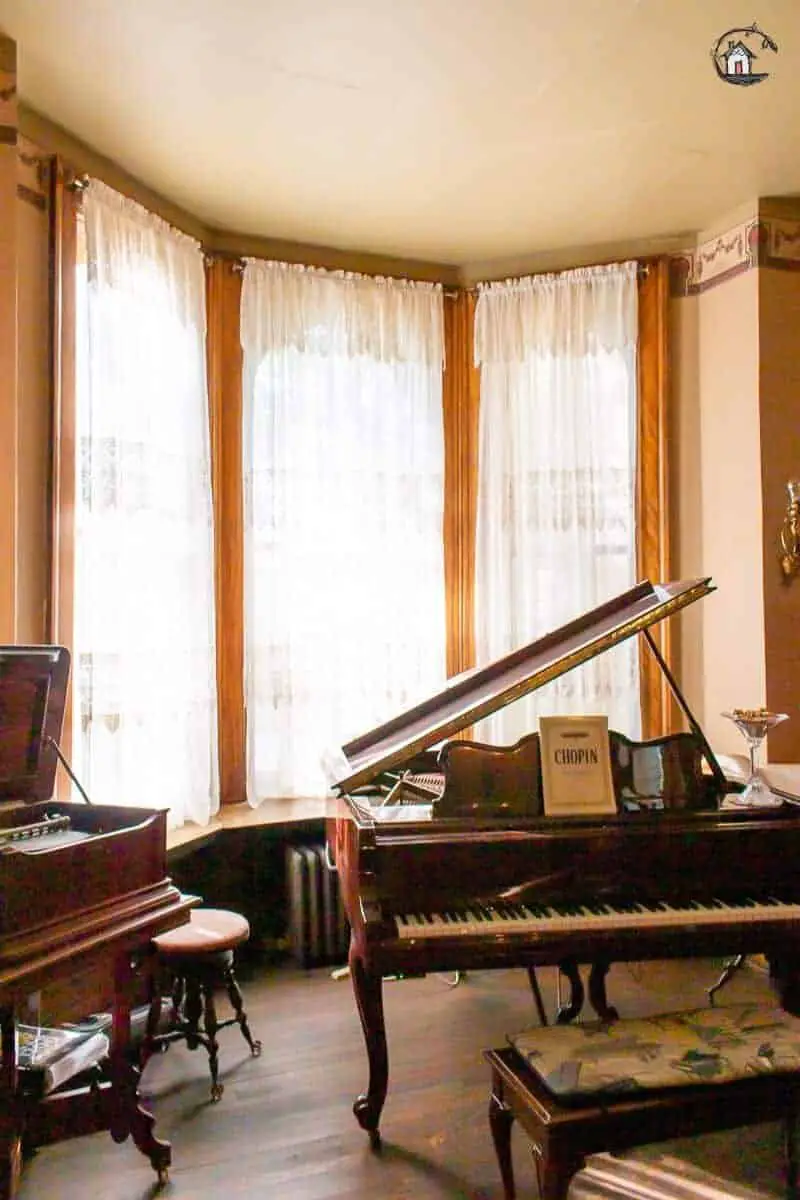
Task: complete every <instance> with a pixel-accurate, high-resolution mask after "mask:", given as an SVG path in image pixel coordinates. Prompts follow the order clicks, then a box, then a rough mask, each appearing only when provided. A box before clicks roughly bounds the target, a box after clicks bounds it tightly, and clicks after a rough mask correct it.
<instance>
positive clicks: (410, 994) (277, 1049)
mask: <svg viewBox="0 0 800 1200" xmlns="http://www.w3.org/2000/svg"><path fill="white" fill-rule="evenodd" d="M716 974H717V964H715V963H709V962H704V961H699V962H695V963H693V964H685V963H679V964H675V963H646V964H633V965H631V966H623V965H617V966H615V967H613V968H612V971H611V974H610V976H609V998H610V999H611V1000H612V1002H614V1003H616V1004H617V1006H618V1008H619V1009H620V1012H621V1014H622V1015H624V1016H632V1015H645V1014H648V1013H652V1012H657V1011H659V1010H662V1011H663V1010H664V1009H666V1008H669V1007H678V1006H681V1007H691V1006H695V1005H697V1006H700V1005H703V1004H705V1003H706V997H705V991H704V989H705V988H706V987H707V986H708V985H709V984H710V983H711V982H712V981H713V979H714V978H715V977H716ZM541 980H542V987H543V991H544V994H545V1000H546V1004H547V1006H548V1009H549V1010H551V1011H552V1008H553V1006H554V1001H555V982H554V981H555V975H554V972H552V971H551V970H546V971H542V972H541ZM241 982H242V987H243V991H244V993H245V1000H246V1004H247V1008H248V1013H249V1015H250V1018H251V1025H252V1028H253V1031H254V1034H255V1036H257V1037H260V1038H261V1039H262V1041H263V1054H262V1056H261V1057H260V1058H255V1059H254V1058H251V1057H250V1056H249V1052H248V1050H247V1047H246V1045H245V1043H244V1041H243V1040H242V1039H241V1038H240V1035H239V1033H238V1031H237V1030H236V1029H228V1030H225V1031H224V1033H223V1035H222V1039H223V1045H222V1053H221V1067H222V1081H223V1082H224V1085H225V1094H224V1096H223V1098H222V1100H221V1101H220V1103H219V1104H211V1103H210V1102H209V1095H208V1075H207V1066H206V1059H205V1053H204V1052H203V1051H202V1050H198V1051H194V1052H190V1051H188V1050H187V1049H186V1047H185V1046H184V1045H180V1044H178V1045H175V1046H173V1047H172V1048H171V1049H170V1050H169V1051H168V1053H166V1054H164V1055H163V1056H160V1057H158V1058H157V1059H154V1060H153V1061H151V1063H150V1064H148V1067H147V1070H146V1072H145V1075H144V1093H145V1096H146V1097H147V1100H148V1103H149V1104H150V1106H151V1108H152V1110H153V1111H154V1113H155V1114H156V1116H157V1118H158V1125H157V1132H158V1134H159V1135H160V1136H162V1137H167V1138H169V1140H170V1141H171V1142H172V1148H173V1166H172V1169H171V1171H170V1179H169V1182H168V1183H167V1184H166V1185H165V1186H164V1187H163V1188H162V1189H160V1191H159V1189H158V1188H157V1186H156V1184H155V1176H154V1174H153V1173H152V1171H151V1169H150V1165H149V1163H148V1162H147V1160H146V1159H144V1158H143V1157H142V1156H141V1155H140V1154H139V1153H138V1152H137V1151H136V1150H135V1148H133V1147H132V1145H131V1144H130V1143H125V1144H124V1145H122V1146H117V1145H115V1144H114V1143H113V1142H112V1141H111V1139H110V1137H109V1136H108V1135H107V1134H97V1135H95V1136H93V1137H89V1138H77V1139H73V1140H71V1141H66V1142H62V1143H60V1144H59V1145H57V1146H51V1147H47V1148H45V1149H43V1150H40V1151H39V1152H38V1154H36V1155H35V1156H34V1157H33V1158H32V1159H31V1160H30V1162H29V1163H28V1164H27V1165H26V1167H25V1170H24V1172H23V1178H22V1186H21V1189H20V1192H19V1197H20V1200H51V1198H52V1200H87V1197H88V1198H90V1200H91V1198H93V1197H94V1198H96V1200H151V1198H152V1197H154V1196H157V1195H161V1196H163V1197H164V1198H165V1200H167V1198H168V1200H227V1198H229V1197H230V1198H242V1200H244V1198H247V1200H250V1198H252V1200H273V1198H280V1200H344V1198H345V1197H346V1198H347V1200H376V1198H377V1200H406V1198H408V1200H411V1197H413V1198H414V1200H434V1198H436V1200H443V1198H445V1197H447V1198H448V1200H453V1198H456V1197H468V1198H472V1200H501V1197H502V1190H501V1187H500V1181H499V1176H498V1171H497V1166H496V1162H495V1158H494V1152H493V1149H492V1145H491V1139H490V1135H489V1128H488V1121H487V1103H488V1093H489V1086H488V1084H489V1081H488V1069H487V1067H486V1064H485V1063H484V1062H483V1060H482V1058H481V1050H482V1048H484V1047H488V1046H494V1045H502V1044H503V1042H504V1038H505V1034H506V1032H507V1031H513V1030H518V1029H520V1028H522V1027H523V1026H525V1025H528V1024H534V1023H535V1013H534V1008H533V1004H532V1000H531V996H530V991H529V988H528V983H527V978H526V975H525V973H524V972H523V971H521V970H519V971H497V972H492V971H485V972H484V971H476V972H473V973H471V974H470V975H468V976H467V977H466V978H464V979H463V980H462V981H461V982H460V983H459V985H458V986H456V987H452V986H450V977H443V976H428V977H427V978H424V979H415V980H399V981H394V982H387V983H386V985H385V997H386V1009H387V1028H388V1033H389V1052H390V1060H391V1074H390V1086H389V1096H388V1100H387V1103H386V1108H385V1109H384V1113H383V1119H382V1125H381V1130H382V1134H383V1141H384V1146H383V1150H382V1152H381V1153H380V1154H376V1153H374V1152H372V1151H371V1150H370V1148H369V1142H368V1139H367V1137H366V1135H365V1134H364V1133H363V1132H362V1130H361V1129H360V1128H359V1127H358V1126H357V1124H356V1122H355V1119H354V1117H353V1115H352V1112H351V1105H352V1102H353V1099H354V1098H355V1096H356V1094H357V1093H358V1092H359V1091H360V1090H361V1088H362V1087H363V1086H364V1084H365V1082H366V1059H365V1054H364V1049H363V1043H362V1040H361V1030H360V1026H359V1023H358V1019H357V1016H356V1012H355V1007H354V1003H353V997H352V991H351V987H350V983H349V980H347V979H340V980H337V979H333V978H332V977H331V972H330V971H328V970H324V969H318V970H314V971H311V972H302V971H300V970H298V969H297V968H293V967H279V968H272V969H270V970H263V971H261V972H257V971H256V972H254V971H251V972H250V973H249V974H248V975H245V976H243V977H242V980H241ZM768 995H769V988H768V984H767V981H766V979H765V977H764V975H763V974H762V973H761V972H759V971H758V970H757V969H754V968H750V967H748V968H746V969H745V970H743V971H741V972H739V974H738V975H737V976H736V977H735V978H734V980H733V981H732V982H731V983H730V984H729V985H728V988H727V989H726V991H725V992H724V993H722V995H721V997H720V998H721V999H722V1000H723V1001H731V1002H732V1001H736V1000H743V999H750V998H754V997H761V998H764V997H766V996H768ZM753 1116H754V1121H757V1114H755V1113H754V1114H753ZM514 1146H515V1163H516V1168H517V1182H518V1190H519V1195H520V1197H521V1198H522V1197H525V1196H530V1197H535V1196H536V1183H535V1174H534V1170H533V1165H532V1162H531V1160H530V1156H529V1155H528V1153H527V1150H526V1147H525V1145H524V1139H523V1137H522V1136H521V1135H519V1134H518V1135H517V1136H515V1140H514ZM661 1152H665V1153H670V1154H676V1153H677V1154H680V1156H682V1157H686V1158H689V1159H691V1160H692V1161H693V1162H695V1163H697V1164H699V1165H701V1166H703V1167H705V1168H706V1169H707V1170H711V1171H714V1172H715V1173H717V1174H720V1175H722V1176H723V1177H724V1178H728V1179H732V1180H736V1181H738V1182H740V1183H749V1184H750V1185H752V1186H755V1187H757V1188H758V1189H759V1190H760V1191H762V1192H764V1193H765V1194H768V1195H775V1196H780V1195H781V1154H780V1140H779V1130H778V1129H777V1127H776V1126H771V1125H757V1124H754V1125H753V1126H752V1127H750V1128H748V1129H746V1130H743V1131H738V1132H736V1133H733V1134H725V1135H714V1136H706V1137H703V1138H698V1139H690V1140H687V1141H682V1142H680V1143H674V1142H673V1143H670V1144H669V1145H663V1146H660V1147H655V1148H653V1150H652V1151H651V1153H653V1154H655V1153H661Z"/></svg>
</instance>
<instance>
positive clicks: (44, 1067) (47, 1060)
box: [16, 1024, 110, 1096]
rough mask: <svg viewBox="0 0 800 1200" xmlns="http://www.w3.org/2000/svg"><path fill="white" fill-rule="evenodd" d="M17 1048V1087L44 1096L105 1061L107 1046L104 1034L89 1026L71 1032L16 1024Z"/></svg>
mask: <svg viewBox="0 0 800 1200" xmlns="http://www.w3.org/2000/svg"><path fill="white" fill-rule="evenodd" d="M16 1046H17V1067H18V1068H19V1072H20V1086H21V1087H22V1088H23V1090H25V1091H27V1092H31V1093H35V1094H36V1095H40V1096H46V1095H47V1094H48V1093H49V1092H52V1091H54V1090H55V1089H56V1088H58V1087H61V1085H62V1084H63V1083H66V1082H67V1080H69V1079H73V1078H74V1077H75V1076H76V1075H80V1074H81V1072H82V1071H86V1070H87V1069H88V1068H89V1067H93V1066H95V1065H96V1064H97V1063H99V1062H100V1061H101V1060H102V1059H103V1058H105V1057H106V1056H107V1054H108V1052H109V1048H110V1042H109V1038H108V1035H107V1033H104V1032H103V1030H102V1029H99V1028H97V1027H96V1026H95V1027H92V1026H91V1025H88V1024H87V1026H85V1027H80V1026H78V1027H73V1028H72V1029H66V1028H58V1029H48V1028H43V1027H41V1026H38V1025H20V1024H18V1025H17V1027H16Z"/></svg>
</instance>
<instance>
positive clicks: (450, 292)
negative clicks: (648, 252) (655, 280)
mask: <svg viewBox="0 0 800 1200" xmlns="http://www.w3.org/2000/svg"><path fill="white" fill-rule="evenodd" d="M612 265H613V264H612V263H592V264H591V266H593V267H594V266H603V267H606V266H612ZM582 269H583V268H582V267H565V268H564V270H563V271H531V272H530V273H529V274H528V275H520V276H515V278H518V279H533V278H535V276H537V275H566V274H567V272H569V271H580V270H582ZM636 273H637V276H638V277H639V279H647V277H648V275H649V274H650V264H649V263H646V262H640V263H637V264H636ZM502 282H503V281H502V280H499V279H498V280H494V279H486V280H481V282H480V283H473V284H472V285H471V286H470V287H463V288H452V287H451V288H443V289H442V294H443V295H444V297H445V299H447V300H456V299H457V298H458V297H459V296H465V295H466V296H475V295H477V293H478V292H479V291H480V289H481V287H482V285H483V284H484V283H502Z"/></svg>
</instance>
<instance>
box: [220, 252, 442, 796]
mask: <svg viewBox="0 0 800 1200" xmlns="http://www.w3.org/2000/svg"><path fill="white" fill-rule="evenodd" d="M442 303H443V300H442V292H441V289H440V288H439V287H438V286H434V285H428V284H411V283H403V282H401V281H397V280H388V279H371V278H366V277H363V276H353V275H343V274H340V273H331V272H325V271H319V270H313V269H310V268H305V267H297V266H290V265H287V264H283V263H271V262H263V261H248V263H247V265H246V269H245V277H244V286H243V292H242V344H243V349H244V455H245V496H246V513H245V597H246V598H245V607H246V616H245V625H246V633H245V641H246V647H245V661H246V696H247V754H248V799H249V801H250V803H252V804H257V803H259V802H260V801H262V800H263V799H265V798H277V797H290V796H318V795H322V794H324V792H325V790H326V786H327V781H326V777H325V772H324V770H323V768H322V765H321V763H322V760H323V758H324V757H325V755H326V754H327V753H329V752H330V751H331V750H335V749H336V748H338V747H339V746H341V745H342V744H343V742H345V741H347V740H349V739H350V738H352V737H354V736H357V735H358V734H360V733H364V732H366V731H367V730H368V729H369V728H371V727H372V726H374V725H375V724H377V723H378V722H380V721H382V720H384V719H386V718H388V717H390V716H392V715H394V714H395V713H397V712H398V711H400V710H402V709H403V708H405V707H406V706H408V705H410V704H411V703H413V702H415V701H416V700H417V699H418V698H420V697H421V696H422V695H423V694H425V693H427V692H429V691H431V690H434V689H435V688H438V687H439V686H441V685H442V684H443V682H444V680H445V602H444V563H443V545H442V513H443V487H444V446H443V425H442V359H443V314H442Z"/></svg>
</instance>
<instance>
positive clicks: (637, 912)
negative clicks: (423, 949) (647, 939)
mask: <svg viewBox="0 0 800 1200" xmlns="http://www.w3.org/2000/svg"><path fill="white" fill-rule="evenodd" d="M395 919H396V922H397V931H398V935H399V937H400V938H401V939H405V940H424V939H427V938H439V937H442V938H444V937H477V936H481V935H484V936H485V935H487V934H505V933H510V934H534V935H535V934H546V933H583V932H587V933H599V932H603V931H604V930H608V931H609V932H615V931H617V930H620V929H659V928H673V929H674V928H679V927H680V926H691V925H731V924H740V923H742V922H751V921H761V922H763V921H778V922H779V921H797V920H800V904H794V903H790V902H787V901H784V900H778V899H776V898H774V897H771V896H768V897H766V898H763V897H762V898H761V899H758V900H756V899H751V898H748V897H745V898H744V899H740V900H735V901H734V900H724V901H723V900H714V899H712V900H703V901H700V900H692V901H685V902H680V903H671V904H670V903H667V902H666V901H663V902H656V901H653V902H650V903H640V904H636V903H632V902H631V903H629V904H624V903H623V904H620V903H618V902H617V903H614V904H600V903H598V904H553V905H545V904H542V905H537V904H497V905H491V906H486V907H484V906H477V905H473V906H472V907H471V908H469V909H466V910H464V911H460V912H443V913H403V914H402V915H400V916H397V917H396V918H395Z"/></svg>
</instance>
